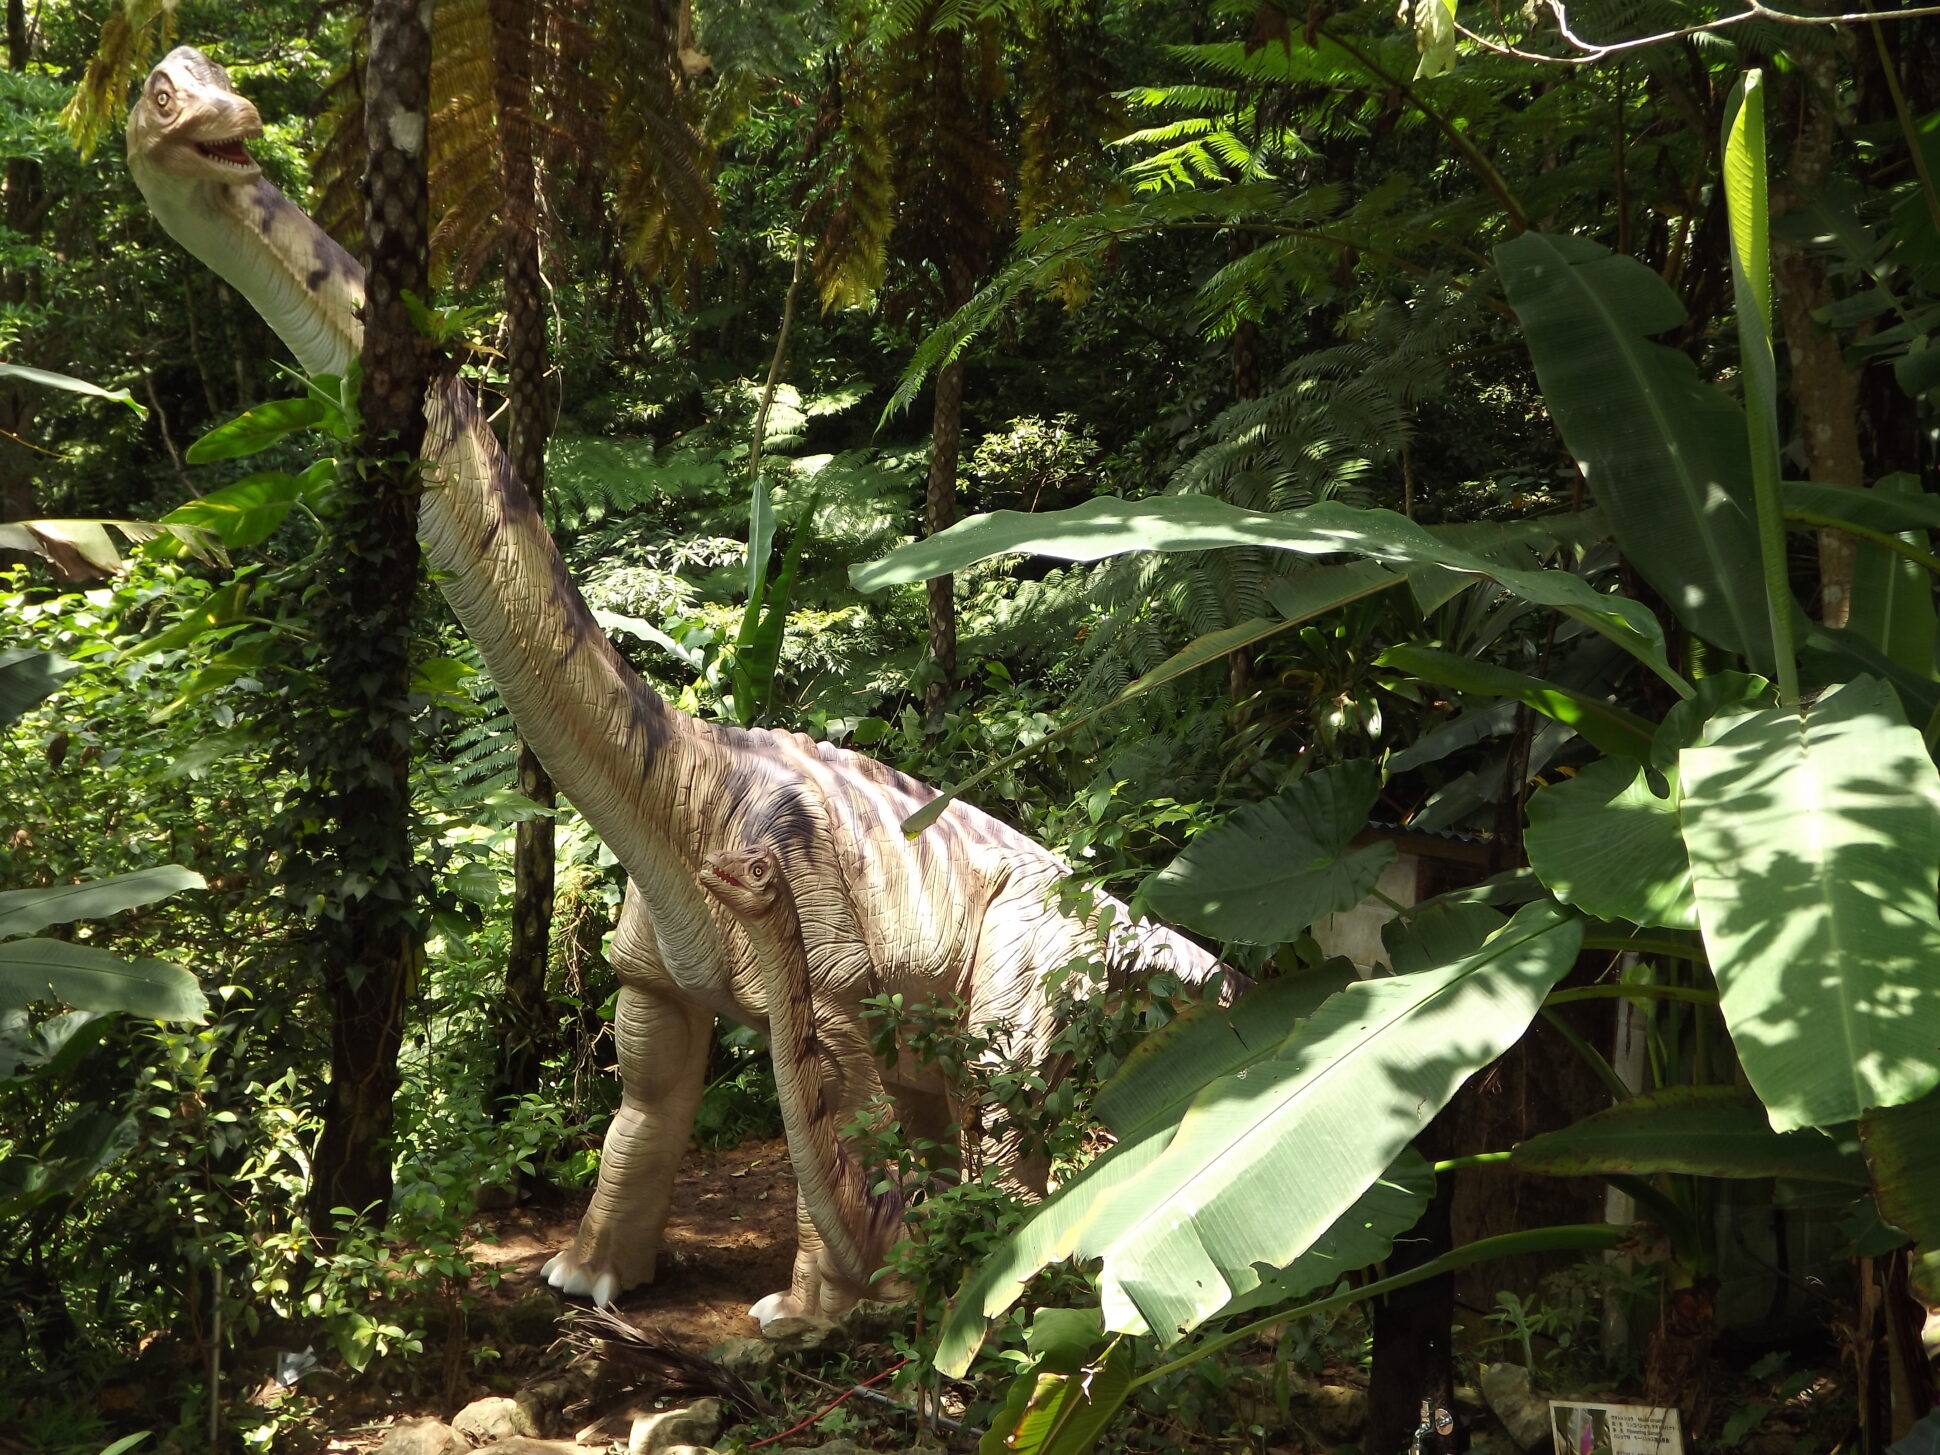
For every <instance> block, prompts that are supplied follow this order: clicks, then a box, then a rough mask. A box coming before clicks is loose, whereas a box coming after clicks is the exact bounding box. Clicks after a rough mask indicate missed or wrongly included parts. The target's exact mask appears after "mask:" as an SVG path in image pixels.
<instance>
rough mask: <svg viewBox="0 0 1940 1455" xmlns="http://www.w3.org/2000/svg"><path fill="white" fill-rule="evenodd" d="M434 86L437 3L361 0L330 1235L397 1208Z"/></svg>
mask: <svg viewBox="0 0 1940 1455" xmlns="http://www.w3.org/2000/svg"><path fill="white" fill-rule="evenodd" d="M430 89H431V6H430V4H429V3H421V0H372V5H371V30H370V61H369V65H368V69H367V70H366V73H365V91H364V134H365V144H366V148H367V155H368V169H367V172H366V179H365V188H366V192H365V209H364V239H365V246H366V248H367V249H368V256H367V258H366V280H365V288H366V294H367V301H366V304H365V308H364V350H363V371H364V382H363V394H362V401H361V402H362V410H363V416H364V435H363V438H362V439H361V440H359V441H358V444H357V453H356V457H355V458H354V459H353V460H352V461H351V462H350V463H349V465H348V467H347V469H346V471H345V474H344V480H343V497H344V498H343V505H342V511H341V514H340V515H339V517H338V523H337V529H336V533H335V539H334V541H333V546H334V549H333V551H332V553H331V561H330V564H329V565H328V566H327V567H326V568H325V576H324V580H323V581H322V583H321V584H322V586H323V591H322V593H321V595H320V598H319V606H318V609H317V622H316V630H317V639H318V644H319V647H320V649H321V651H322V654H323V671H324V678H325V683H324V685H325V690H326V693H327V701H326V704H325V713H327V714H328V718H327V721H328V728H329V730H328V731H326V730H325V723H326V718H325V716H324V714H319V715H318V717H317V718H316V719H315V720H314V721H315V723H316V727H315V728H314V729H313V736H312V738H311V741H310V743H309V744H307V745H306V746H307V747H308V748H309V749H310V751H311V752H312V753H313V755H314V756H313V758H312V761H311V764H310V767H309V774H308V779H309V781H308V784H307V795H308V796H309V797H310V798H311V799H312V800H313V803H314V805H315V807H316V809H318V810H319V811H320V812H319V813H318V817H317V822H318V823H320V824H321V825H322V826H323V833H324V834H326V835H328V840H327V845H326V846H323V847H322V852H320V853H318V854H317V855H316V857H317V858H318V859H320V860H322V861H323V863H322V867H323V868H324V873H325V879H324V883H325V886H326V890H327V892H326V897H325V902H324V911H323V913H322V914H321V915H319V917H318V920H317V926H316V931H315V943H314V949H315V951H316V952H317V954H318V956H319V958H320V961H321V969H322V972H323V976H324V983H325V985H326V986H327V987H328V989H329V994H330V1001H331V1009H332V1011H333V1013H334V1017H335V1023H334V1026H333V1028H332V1037H331V1056H330V1095H329V1099H328V1101H326V1102H325V1104H324V1125H323V1136H322V1138H321V1140H320V1141H319V1143H318V1146H317V1153H316V1159H315V1163H314V1170H313V1175H312V1182H311V1187H310V1203H311V1217H312V1220H313V1222H314V1223H315V1225H316V1226H317V1228H318V1229H319V1230H321V1231H324V1232H325V1233H326V1236H328V1233H329V1232H330V1231H331V1230H334V1228H335V1227H336V1218H335V1215H334V1213H333V1209H335V1208H338V1207H348V1208H351V1209H354V1210H358V1211H362V1210H364V1209H366V1208H368V1209H371V1210H372V1211H373V1214H374V1216H375V1217H376V1218H377V1220H378V1221H380V1222H381V1221H382V1220H383V1218H384V1216H385V1214H386V1212H387V1210H388V1208H389V1205H390V1199H391V1159H390V1146H389V1142H390V1133H391V1116H392V1099H393V1097H394V1096H395V1095H396V1092H397V1086H398V1070H397V1057H398V1049H399V1047H400V1045H401V1043H402V1039H403V1031H404V1008H405V1004H406V1000H407V998H408V996H409V993H410V987H411V980H412V975H413V972H414V970H415V969H416V965H417V958H418V947H419V937H418V929H417V923H416V913H415V906H416V903H417V898H418V891H419V887H420V886H419V882H418V876H417V874H416V872H415V870H414V868H413V865H412V855H411V834H410V812H411V785H410V766H411V717H410V703H409V697H410V691H411V636H412V622H413V607H414V604H415V600H416V596H417V588H418V535H417V516H418V493H419V488H420V481H421V469H422V467H421V465H420V463H419V456H420V454H421V452H422V449H423V445H424V428H425V424H424V387H425V380H426V377H427V359H426V356H425V351H424V347H423V343H422V340H421V339H420V338H419V336H418V333H417V330H416V329H415V328H414V327H413V326H412V323H411V319H410V317H409V315H408V313H407V311H406V306H405V300H404V294H405V293H406V292H407V291H408V292H410V293H413V294H415V295H416V296H417V297H419V298H421V299H422V298H424V297H426V295H427V289H426V276H427V268H426V246H427V243H428V242H429V238H430V230H429V227H428V209H427V190H428V189H427V187H426V182H425V122H426V118H427V114H428V101H429V95H430ZM326 856H328V857H326ZM332 871H334V875H335V878H334V882H332V880H331V878H330V877H329V876H330V875H331V873H332Z"/></svg>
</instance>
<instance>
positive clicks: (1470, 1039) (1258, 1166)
mask: <svg viewBox="0 0 1940 1455" xmlns="http://www.w3.org/2000/svg"><path fill="white" fill-rule="evenodd" d="M1581 943H1582V927H1581V924H1580V922H1579V921H1577V920H1575V919H1573V918H1570V917H1568V916H1567V915H1566V913H1565V912H1564V911H1562V910H1560V909H1559V908H1557V906H1556V905H1555V904H1554V903H1551V902H1543V903H1539V904H1533V905H1528V906H1526V907H1525V908H1524V909H1523V910H1522V911H1521V912H1520V913H1519V914H1518V915H1517V916H1516V917H1515V919H1513V920H1511V921H1510V922H1509V924H1508V925H1507V926H1505V927H1504V929H1503V930H1502V931H1501V933H1499V934H1497V935H1496V936H1494V937H1493V938H1492V939H1490V940H1489V941H1488V942H1487V943H1486V944H1484V945H1483V946H1482V947H1481V948H1480V949H1479V950H1477V951H1476V952H1475V953H1474V954H1472V955H1468V956H1465V957H1464V958H1462V959H1460V960H1458V961H1456V962H1455V963H1453V964H1451V965H1446V966H1443V967H1440V968H1438V969H1434V970H1427V971H1421V972H1418V973H1416V974H1413V975H1398V976H1391V977H1386V978H1383V979H1379V980H1368V981H1360V982H1357V983H1355V984H1353V985H1351V986H1349V987H1348V988H1347V989H1345V990H1343V991H1342V992H1340V993H1339V994H1338V995H1335V996H1333V997H1332V998H1331V999H1329V1000H1327V1001H1326V1002H1325V1003H1324V1004H1322V1005H1321V1007H1320V1008H1319V1009H1318V1010H1317V1011H1315V1012H1313V1014H1312V1015H1311V1017H1309V1018H1306V1019H1304V1020H1299V1021H1297V1022H1296V1023H1295V1024H1294V1025H1293V1026H1292V1028H1291V1029H1290V1030H1289V1031H1288V1032H1287V1034H1286V1035H1285V1037H1284V1038H1283V1039H1282V1040H1280V1041H1279V1042H1278V1043H1277V1044H1275V1045H1274V1046H1273V1047H1272V1050H1271V1052H1270V1053H1269V1054H1267V1055H1265V1056H1263V1057H1261V1058H1259V1059H1255V1060H1252V1061H1251V1062H1250V1064H1246V1065H1242V1066H1240V1067H1239V1068H1238V1069H1237V1070H1230V1071H1229V1070H1227V1069H1226V1068H1227V1067H1228V1066H1230V1065H1231V1064H1232V1062H1231V1053H1230V1052H1228V1053H1225V1054H1223V1055H1220V1056H1214V1057H1211V1058H1209V1059H1210V1060H1211V1061H1212V1071H1211V1076H1210V1077H1209V1079H1207V1080H1206V1082H1205V1084H1204V1086H1203V1089H1202V1090H1200V1091H1199V1092H1198V1094H1197V1095H1195V1096H1193V1097H1192V1098H1191V1100H1190V1101H1189V1103H1188V1104H1187V1105H1186V1108H1185V1111H1184V1114H1183V1115H1182V1116H1181V1117H1180V1118H1179V1120H1178V1123H1177V1126H1176V1129H1175V1130H1173V1131H1172V1133H1171V1136H1170V1139H1169V1140H1165V1137H1164V1133H1163V1131H1162V1130H1159V1131H1154V1132H1153V1133H1152V1134H1150V1135H1147V1136H1145V1137H1144V1138H1142V1139H1141V1140H1139V1141H1138V1142H1136V1143H1132V1144H1121V1145H1120V1146H1119V1147H1117V1148H1114V1149H1113V1153H1112V1154H1109V1155H1108V1156H1107V1157H1104V1158H1100V1159H1099V1161H1098V1162H1096V1163H1094V1164H1092V1166H1091V1167H1089V1168H1086V1169H1085V1171H1084V1172H1082V1173H1080V1174H1079V1175H1078V1176H1077V1177H1076V1178H1074V1179H1073V1180H1072V1181H1071V1182H1069V1183H1067V1184H1066V1185H1065V1186H1064V1187H1062V1188H1060V1189H1059V1192H1058V1195H1057V1197H1056V1198H1055V1199H1053V1200H1052V1202H1050V1203H1048V1204H1047V1205H1046V1207H1045V1208H1044V1209H1043V1210H1042V1211H1041V1212H1040V1213H1039V1214H1038V1216H1037V1218H1034V1219H1033V1221H1032V1222H1031V1223H1028V1224H1026V1225H1025V1227H1024V1229H1023V1230H1022V1231H1021V1233H1020V1234H1019V1236H1018V1239H1017V1240H1016V1242H1017V1243H1018V1244H1024V1245H1029V1246H1031V1247H1032V1250H1033V1252H1035V1253H1038V1254H1044V1253H1049V1255H1050V1257H1052V1258H1056V1257H1062V1256H1067V1255H1070V1256H1075V1257H1078V1258H1093V1257H1095V1258H1099V1259H1102V1267H1101V1269H1100V1272H1099V1275H1098V1277H1099V1284H1100V1294H1101V1303H1102V1307H1103V1310H1104V1317H1105V1326H1106V1328H1108V1329H1113V1330H1119V1331H1124V1332H1150V1333H1151V1334H1152V1335H1153V1336H1154V1337H1155V1338H1156V1339H1157V1340H1158V1341H1159V1342H1160V1343H1161V1344H1169V1343H1172V1342H1173V1341H1175V1340H1177V1339H1178V1338H1179V1337H1181V1336H1182V1335H1183V1334H1185V1333H1188V1332H1190V1331H1191V1330H1192V1329H1194V1328H1196V1327H1197V1326H1198V1325H1199V1324H1200V1323H1202V1322H1203V1321H1204V1320H1206V1319H1207V1318H1210V1317H1212V1316H1213V1315H1215V1314H1218V1313H1219V1312H1221V1311H1222V1310H1223V1309H1224V1308H1226V1307H1227V1306H1228V1305H1230V1304H1231V1303H1232V1302H1233V1301H1234V1300H1236V1299H1240V1298H1244V1297H1245V1296H1246V1295H1248V1294H1250V1293H1252V1292H1253V1291H1254V1290H1255V1289H1256V1288H1258V1287H1259V1286H1260V1284H1261V1282H1262V1269H1266V1270H1268V1271H1270V1270H1272V1269H1276V1268H1284V1267H1286V1266H1287V1265H1288V1264H1291V1263H1292V1262H1293V1261H1294V1260H1295V1259H1297V1258H1299V1257H1300V1256H1301V1255H1303V1254H1305V1253H1306V1252H1307V1251H1308V1250H1309V1249H1311V1248H1313V1247H1314V1246H1315V1244H1316V1243H1317V1242H1318V1241H1319V1240H1320V1239H1321V1238H1322V1237H1323V1235H1325V1234H1327V1233H1328V1230H1329V1229H1330V1228H1332V1227H1334V1225H1335V1224H1336V1222H1337V1220H1338V1219H1339V1218H1340V1217H1341V1216H1342V1214H1343V1213H1345V1212H1346V1211H1347V1210H1348V1209H1349V1208H1350V1207H1352V1206H1354V1205H1355V1203H1356V1202H1357V1201H1358V1200H1359V1199H1361V1198H1362V1196H1363V1195H1364V1194H1365V1193H1366V1192H1367V1190H1368V1188H1369V1186H1370V1185H1371V1184H1372V1183H1373V1182H1374V1181H1375V1180H1376V1179H1377V1178H1378V1177H1380V1176H1381V1175H1382V1173H1383V1172H1384V1171H1386V1170H1387V1168H1388V1167H1389V1165H1390V1164H1391V1163H1392V1162H1393V1161H1394V1160H1395V1158H1396V1157H1397V1156H1398V1155H1400V1153H1401V1151H1402V1149H1403V1148H1404V1147H1406V1146H1407V1145H1408V1143H1409V1142H1410V1141H1411V1140H1413V1138H1414V1136H1415V1135H1416V1134H1417V1133H1418V1132H1419V1131H1420V1130H1421V1128H1422V1127H1423V1126H1425V1125H1426V1124H1427V1122H1428V1121H1429V1119H1430V1118H1432V1117H1433V1116H1434V1115H1435V1114H1436V1112H1438V1111H1439V1110H1440V1109H1441V1108H1442V1107H1443V1106H1444V1105H1445V1104H1446V1103H1447V1101H1448V1099H1449V1097H1451V1096H1452V1095H1454V1093H1455V1090H1456V1088H1457V1087H1458V1086H1460V1085H1461V1083H1462V1082H1463V1081H1464V1080H1466V1079H1467V1078H1468V1076H1469V1075H1470V1074H1471V1073H1473V1072H1474V1071H1476V1070H1477V1069H1478V1068H1480V1067H1482V1066H1485V1065H1487V1064H1488V1063H1489V1062H1490V1061H1492V1060H1494V1059H1495V1057H1497V1056H1498V1055H1500V1054H1501V1053H1502V1052H1503V1051H1504V1050H1505V1049H1507V1048H1508V1047H1509V1046H1510V1045H1511V1044H1513V1043H1514V1042H1515V1040H1516V1038H1517V1037H1519V1036H1520V1035H1521V1034H1522V1033H1523V1031H1524V1030H1525V1029H1526V1028H1527V1026H1528V1024H1529V1021H1530V1020H1531V1018H1532V1017H1533V1016H1534V1015H1535V1013H1536V1011H1537V1009H1538V1007H1539V1006H1540V1005H1541V1003H1542V998H1543V996H1544V995H1545V994H1546V993H1547V992H1548V990H1549V988H1550V987H1551V986H1552V985H1554V984H1555V983H1556V981H1558V980H1559V979H1561V978H1562V976H1563V975H1564V974H1565V973H1566V972H1567V971H1568V970H1569V967H1570V965H1571V964H1572V963H1573V962H1574V960H1575V958H1576V952H1577V949H1578V948H1579V946H1580V945H1581ZM1250 1000H1251V997H1250V996H1249V997H1247V998H1246V999H1242V1000H1241V1001H1240V1002H1239V1004H1238V1005H1237V1006H1235V1007H1234V1009H1233V1011H1232V1013H1231V1021H1232V1028H1233V1032H1234V1034H1236V1035H1238V1034H1245V1035H1246V1036H1247V1039H1248V1042H1249V1046H1257V1045H1260V1044H1262V1038H1261V1037H1260V1036H1259V1035H1258V1031H1259V1030H1261V1029H1263V1028H1264V1026H1263V1024H1258V1025H1256V1023H1255V1020H1254V1017H1253V1016H1252V1014H1251V1013H1250V1011H1249V1008H1248V1007H1249V1002H1250ZM1208 1044H1209V1045H1216V1044H1217V1043H1216V1042H1209V1043H1208ZM1161 1142H1163V1143H1164V1144H1163V1146H1162V1147H1158V1144H1159V1143H1161ZM1154 1147H1158V1150H1157V1152H1156V1155H1155V1154H1154V1152H1153V1150H1152V1149H1153V1148H1154ZM1047 1217H1048V1219H1049V1220H1050V1221H1052V1222H1053V1223H1055V1224H1056V1225H1057V1227H1058V1229H1059V1232H1058V1235H1057V1236H1056V1237H1055V1238H1051V1239H1043V1238H1041V1237H1040V1235H1039V1233H1038V1232H1037V1224H1038V1222H1039V1221H1041V1220H1045V1219H1046V1218H1047ZM1041 1266H1042V1263H1037V1264H1036V1265H1035V1266H1027V1265H1026V1260H1024V1259H1022V1258H1019V1257H1017V1256H1016V1255H1015V1253H1014V1251H1013V1250H1012V1249H1006V1250H1004V1251H1003V1252H1001V1253H1000V1254H999V1255H997V1257H996V1258H994V1259H993V1260H991V1266H989V1267H986V1268H985V1269H979V1270H978V1273H977V1274H976V1276H975V1277H974V1278H973V1279H972V1281H971V1283H970V1284H969V1285H967V1286H966V1288H965V1290H964V1293H963V1294H962V1295H961V1296H960V1298H959V1300H958V1303H957V1306H956V1307H955V1308H954V1309H953V1310H952V1313H951V1316H950V1320H949V1322H948V1323H947V1324H946V1326H945V1329H944V1333H943V1343H942V1348H941V1351H940V1352H939V1359H938V1362H939V1364H940V1365H941V1366H942V1367H944V1368H945V1369H948V1368H951V1367H953V1366H958V1365H959V1364H960V1361H962V1360H966V1359H967V1350H969V1349H971V1348H974V1346H975V1342H976V1340H977V1338H978V1337H979V1335H980V1330H981V1323H982V1320H983V1319H984V1318H985V1317H987V1316H988V1314H989V1313H991V1312H996V1311H1000V1310H1001V1309H1003V1308H1004V1307H1006V1306H1007V1305H1008V1304H1009V1302H1010V1300H1011V1299H1012V1298H1014V1297H1015V1292H1016V1289H1017V1288H1018V1287H1020V1286H1021V1284H1022V1282H1023V1281H1024V1279H1026V1278H1028V1277H1029V1275H1030V1274H1031V1273H1032V1272H1035V1271H1036V1267H1041Z"/></svg>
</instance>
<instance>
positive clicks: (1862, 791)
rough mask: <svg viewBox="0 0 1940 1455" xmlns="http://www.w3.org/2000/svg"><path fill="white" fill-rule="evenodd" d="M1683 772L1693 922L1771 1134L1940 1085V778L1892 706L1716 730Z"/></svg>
mask: <svg viewBox="0 0 1940 1455" xmlns="http://www.w3.org/2000/svg"><path fill="white" fill-rule="evenodd" d="M1713 727H1714V729H1715V732H1710V733H1707V735H1706V739H1705V741H1704V742H1702V743H1701V744H1699V745H1698V746H1696V747H1692V748H1687V749H1685V750H1684V752H1683V753H1681V754H1680V755H1679V759H1678V762H1679V775H1680V780H1681V782H1680V802H1679V811H1678V816H1679V820H1680V822H1681V824H1682V827H1683V835H1684V844H1685V848H1686V849H1687V850H1688V852H1689V854H1690V859H1691V876H1692V881H1693V884H1694V887H1695V890H1696V897H1697V909H1698V923H1699V926H1700V928H1701V929H1702V931H1703V935H1704V944H1705V949H1706V951H1707V952H1708V954H1709V957H1710V961H1711V968H1712V972H1713V973H1714V974H1715V975H1716V977H1717V981H1718V990H1719V994H1720V997H1721V1005H1722V1008H1723V1011H1724V1018H1725V1023H1726V1025H1727V1026H1728V1027H1729V1028H1730V1030H1731V1038H1732V1041H1733V1043H1734V1044H1735V1045H1736V1047H1737V1050H1738V1058H1739V1060H1740V1061H1741V1062H1742V1063H1743V1065H1744V1068H1745V1075H1746V1077H1747V1078H1748V1079H1749V1080H1750V1082H1751V1085H1752V1088H1753V1089H1754V1090H1755V1091H1757V1093H1758V1095H1759V1097H1760V1098H1761V1099H1762V1100H1763V1101H1764V1103H1765V1105H1766V1107H1767V1109H1768V1110H1769V1111H1770V1113H1771V1120H1772V1126H1773V1127H1774V1128H1775V1129H1776V1130H1778V1131H1790V1130H1791V1129H1793V1128H1795V1127H1805V1126H1827V1125H1831V1124H1833V1123H1836V1122H1846V1121H1853V1120H1856V1119H1857V1118H1858V1117H1859V1116H1860V1114H1861V1113H1862V1112H1865V1111H1866V1110H1868V1109H1869V1108H1872V1107H1878V1106H1896V1105H1899V1104H1900V1103H1902V1102H1908V1101H1913V1100H1915V1099H1917V1098H1919V1097H1921V1096H1923V1095H1925V1094H1926V1092H1928V1091H1929V1090H1931V1089H1932V1088H1933V1087H1934V1086H1935V1084H1936V1083H1940V977H1937V976H1935V974H1934V973H1933V967H1934V966H1935V965H1936V964H1940V914H1936V910H1935V901H1934V891H1935V881H1936V875H1937V874H1940V775H1936V773H1935V771H1934V767H1933V761H1932V759H1931V758H1929V757H1928V756H1927V752H1926V747H1925V744H1924V743H1923V742H1922V740H1921V737H1920V734H1919V733H1918V732H1917V731H1915V730H1914V729H1913V728H1911V727H1909V726H1907V724H1906V721H1905V719H1904V718H1903V717H1902V715H1901V713H1900V707H1899V702H1898V699H1897V698H1895V697H1894V695H1893V692H1892V689H1890V688H1889V687H1887V686H1886V685H1885V684H1884V683H1882V682H1879V681H1876V680H1874V679H1872V678H1860V679H1858V680H1857V681H1854V682H1850V683H1847V684H1846V685H1844V686H1841V687H1838V688H1835V689H1833V690H1832V691H1831V692H1829V693H1827V694H1826V695H1825V696H1824V697H1823V698H1821V699H1820V700H1819V701H1818V702H1817V703H1815V704H1814V705H1813V707H1812V709H1811V711H1810V712H1809V713H1808V714H1806V715H1805V717H1804V718H1803V719H1802V720H1801V718H1800V717H1799V715H1798V714H1796V713H1794V712H1788V711H1785V710H1783V709H1777V710H1771V711H1765V712H1759V713H1754V714H1750V715H1746V716H1738V717H1728V718H1723V719H1719V720H1718V721H1717V722H1715V723H1714V724H1713Z"/></svg>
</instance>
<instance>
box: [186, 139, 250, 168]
mask: <svg viewBox="0 0 1940 1455" xmlns="http://www.w3.org/2000/svg"><path fill="white" fill-rule="evenodd" d="M195 149H196V150H197V151H199V152H201V153H202V155H203V156H205V157H208V158H210V159H211V160H212V161H218V162H227V163H229V165H230V166H232V167H248V166H254V165H255V163H254V162H253V160H252V159H251V158H250V155H249V151H248V149H247V148H246V147H244V146H243V144H242V140H241V138H239V137H232V138H230V139H229V140H228V141H199V142H197V143H196V144H195Z"/></svg>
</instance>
